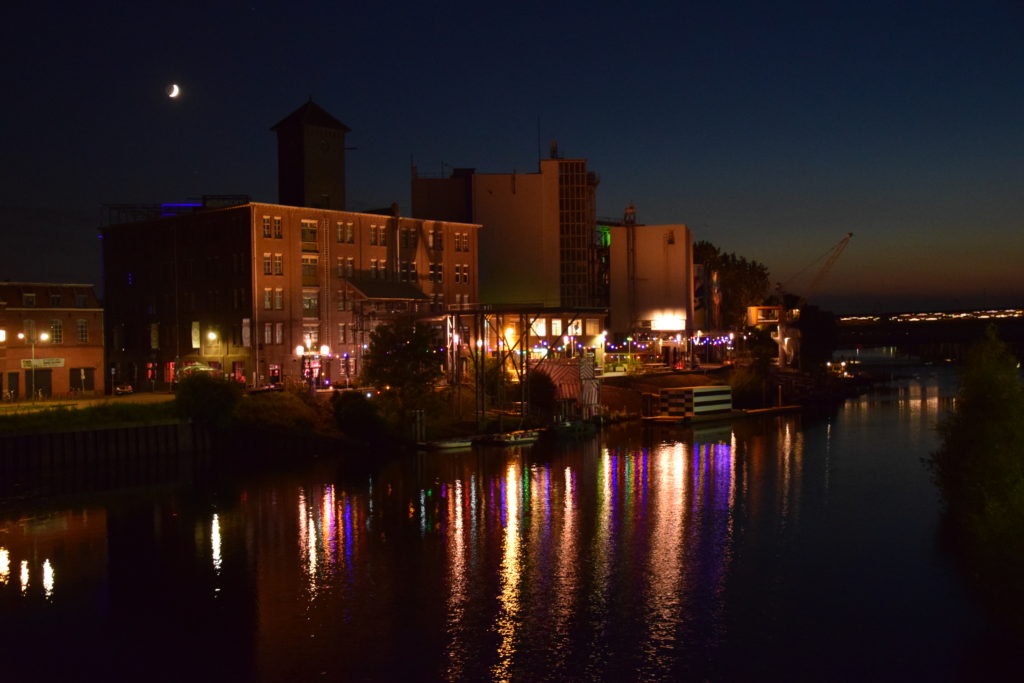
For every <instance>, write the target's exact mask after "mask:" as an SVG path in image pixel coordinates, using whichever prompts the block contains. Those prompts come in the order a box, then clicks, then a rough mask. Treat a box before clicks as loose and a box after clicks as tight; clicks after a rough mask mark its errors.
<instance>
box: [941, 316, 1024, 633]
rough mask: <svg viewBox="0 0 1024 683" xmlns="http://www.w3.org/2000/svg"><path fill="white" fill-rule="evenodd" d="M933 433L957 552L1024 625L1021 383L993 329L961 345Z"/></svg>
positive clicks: (998, 603)
mask: <svg viewBox="0 0 1024 683" xmlns="http://www.w3.org/2000/svg"><path fill="white" fill-rule="evenodd" d="M939 433H940V434H941V435H942V446H941V447H940V448H939V449H938V450H937V451H936V452H935V453H933V454H932V456H931V460H930V462H929V464H930V466H931V469H932V472H933V474H934V477H935V482H936V484H937V485H938V487H939V490H940V492H941V494H942V499H943V502H944V503H945V508H946V521H947V524H948V525H949V527H950V528H951V529H952V531H953V532H954V537H955V539H956V540H957V541H958V545H959V546H960V548H961V549H962V550H963V551H965V552H964V553H963V554H962V556H961V559H962V560H963V561H964V562H965V564H966V565H967V566H968V567H969V570H970V573H971V574H972V575H974V576H976V577H977V578H978V579H980V580H979V581H978V582H977V583H978V585H979V586H980V587H982V588H983V590H984V591H985V592H986V593H988V594H989V595H990V597H992V598H993V601H992V604H993V605H995V606H997V607H999V608H1000V609H999V611H1000V612H1002V613H1003V614H1006V615H1008V616H1012V617H1013V619H1014V621H1015V622H1016V626H1017V627H1018V628H1022V629H1024V617H1022V616H1021V608H1024V385H1022V384H1021V380H1020V374H1019V371H1018V367H1017V359H1016V358H1014V357H1013V354H1012V353H1010V351H1009V349H1008V348H1007V347H1006V345H1005V344H1003V343H1002V342H1001V341H999V340H998V339H997V338H996V336H995V332H994V330H992V329H990V330H989V332H988V335H987V338H986V339H985V340H984V341H983V342H981V343H980V344H977V345H976V346H975V347H973V348H972V349H971V351H970V352H969V353H968V357H967V363H966V365H965V366H964V369H963V371H962V372H961V376H960V388H959V391H958V393H957V397H956V402H955V405H954V409H953V411H952V412H951V413H950V414H949V415H948V416H947V417H946V418H945V419H943V420H942V422H941V423H940V424H939Z"/></svg>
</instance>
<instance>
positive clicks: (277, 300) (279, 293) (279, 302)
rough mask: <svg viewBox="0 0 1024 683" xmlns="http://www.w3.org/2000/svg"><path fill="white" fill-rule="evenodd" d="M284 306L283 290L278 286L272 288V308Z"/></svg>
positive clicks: (279, 308)
mask: <svg viewBox="0 0 1024 683" xmlns="http://www.w3.org/2000/svg"><path fill="white" fill-rule="evenodd" d="M283 308H284V290H283V289H281V288H280V287H278V288H277V289H275V290H274V309H275V310H278V311H280V310H282V309H283Z"/></svg>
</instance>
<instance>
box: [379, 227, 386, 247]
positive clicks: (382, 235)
mask: <svg viewBox="0 0 1024 683" xmlns="http://www.w3.org/2000/svg"><path fill="white" fill-rule="evenodd" d="M378 244H380V246H382V247H386V246H388V230H387V227H386V226H383V225H382V226H380V241H379V242H378Z"/></svg>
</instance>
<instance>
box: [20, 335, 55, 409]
mask: <svg viewBox="0 0 1024 683" xmlns="http://www.w3.org/2000/svg"><path fill="white" fill-rule="evenodd" d="M36 338H38V340H39V341H41V342H44V341H49V339H50V335H49V334H48V333H46V332H40V333H39V334H38V335H36V337H32V338H29V336H28V335H26V334H25V333H24V332H19V333H18V339H20V340H21V341H25V340H26V339H27V340H28V341H29V343H31V344H32V372H31V373H29V377H30V378H31V380H32V381H31V382H29V384H31V388H30V389H29V395H30V396H32V398H33V399H35V397H36Z"/></svg>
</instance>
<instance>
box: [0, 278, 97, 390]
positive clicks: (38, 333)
mask: <svg viewBox="0 0 1024 683" xmlns="http://www.w3.org/2000/svg"><path fill="white" fill-rule="evenodd" d="M103 367H104V366H103V309H102V308H100V304H99V300H98V299H97V298H96V291H95V289H94V287H93V285H80V284H56V283H39V282H3V283H0V397H3V398H4V399H5V400H21V399H24V398H28V397H33V396H35V397H51V396H58V397H62V396H71V395H92V394H94V393H95V394H102V393H103V392H104V387H105V382H104V372H103Z"/></svg>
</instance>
